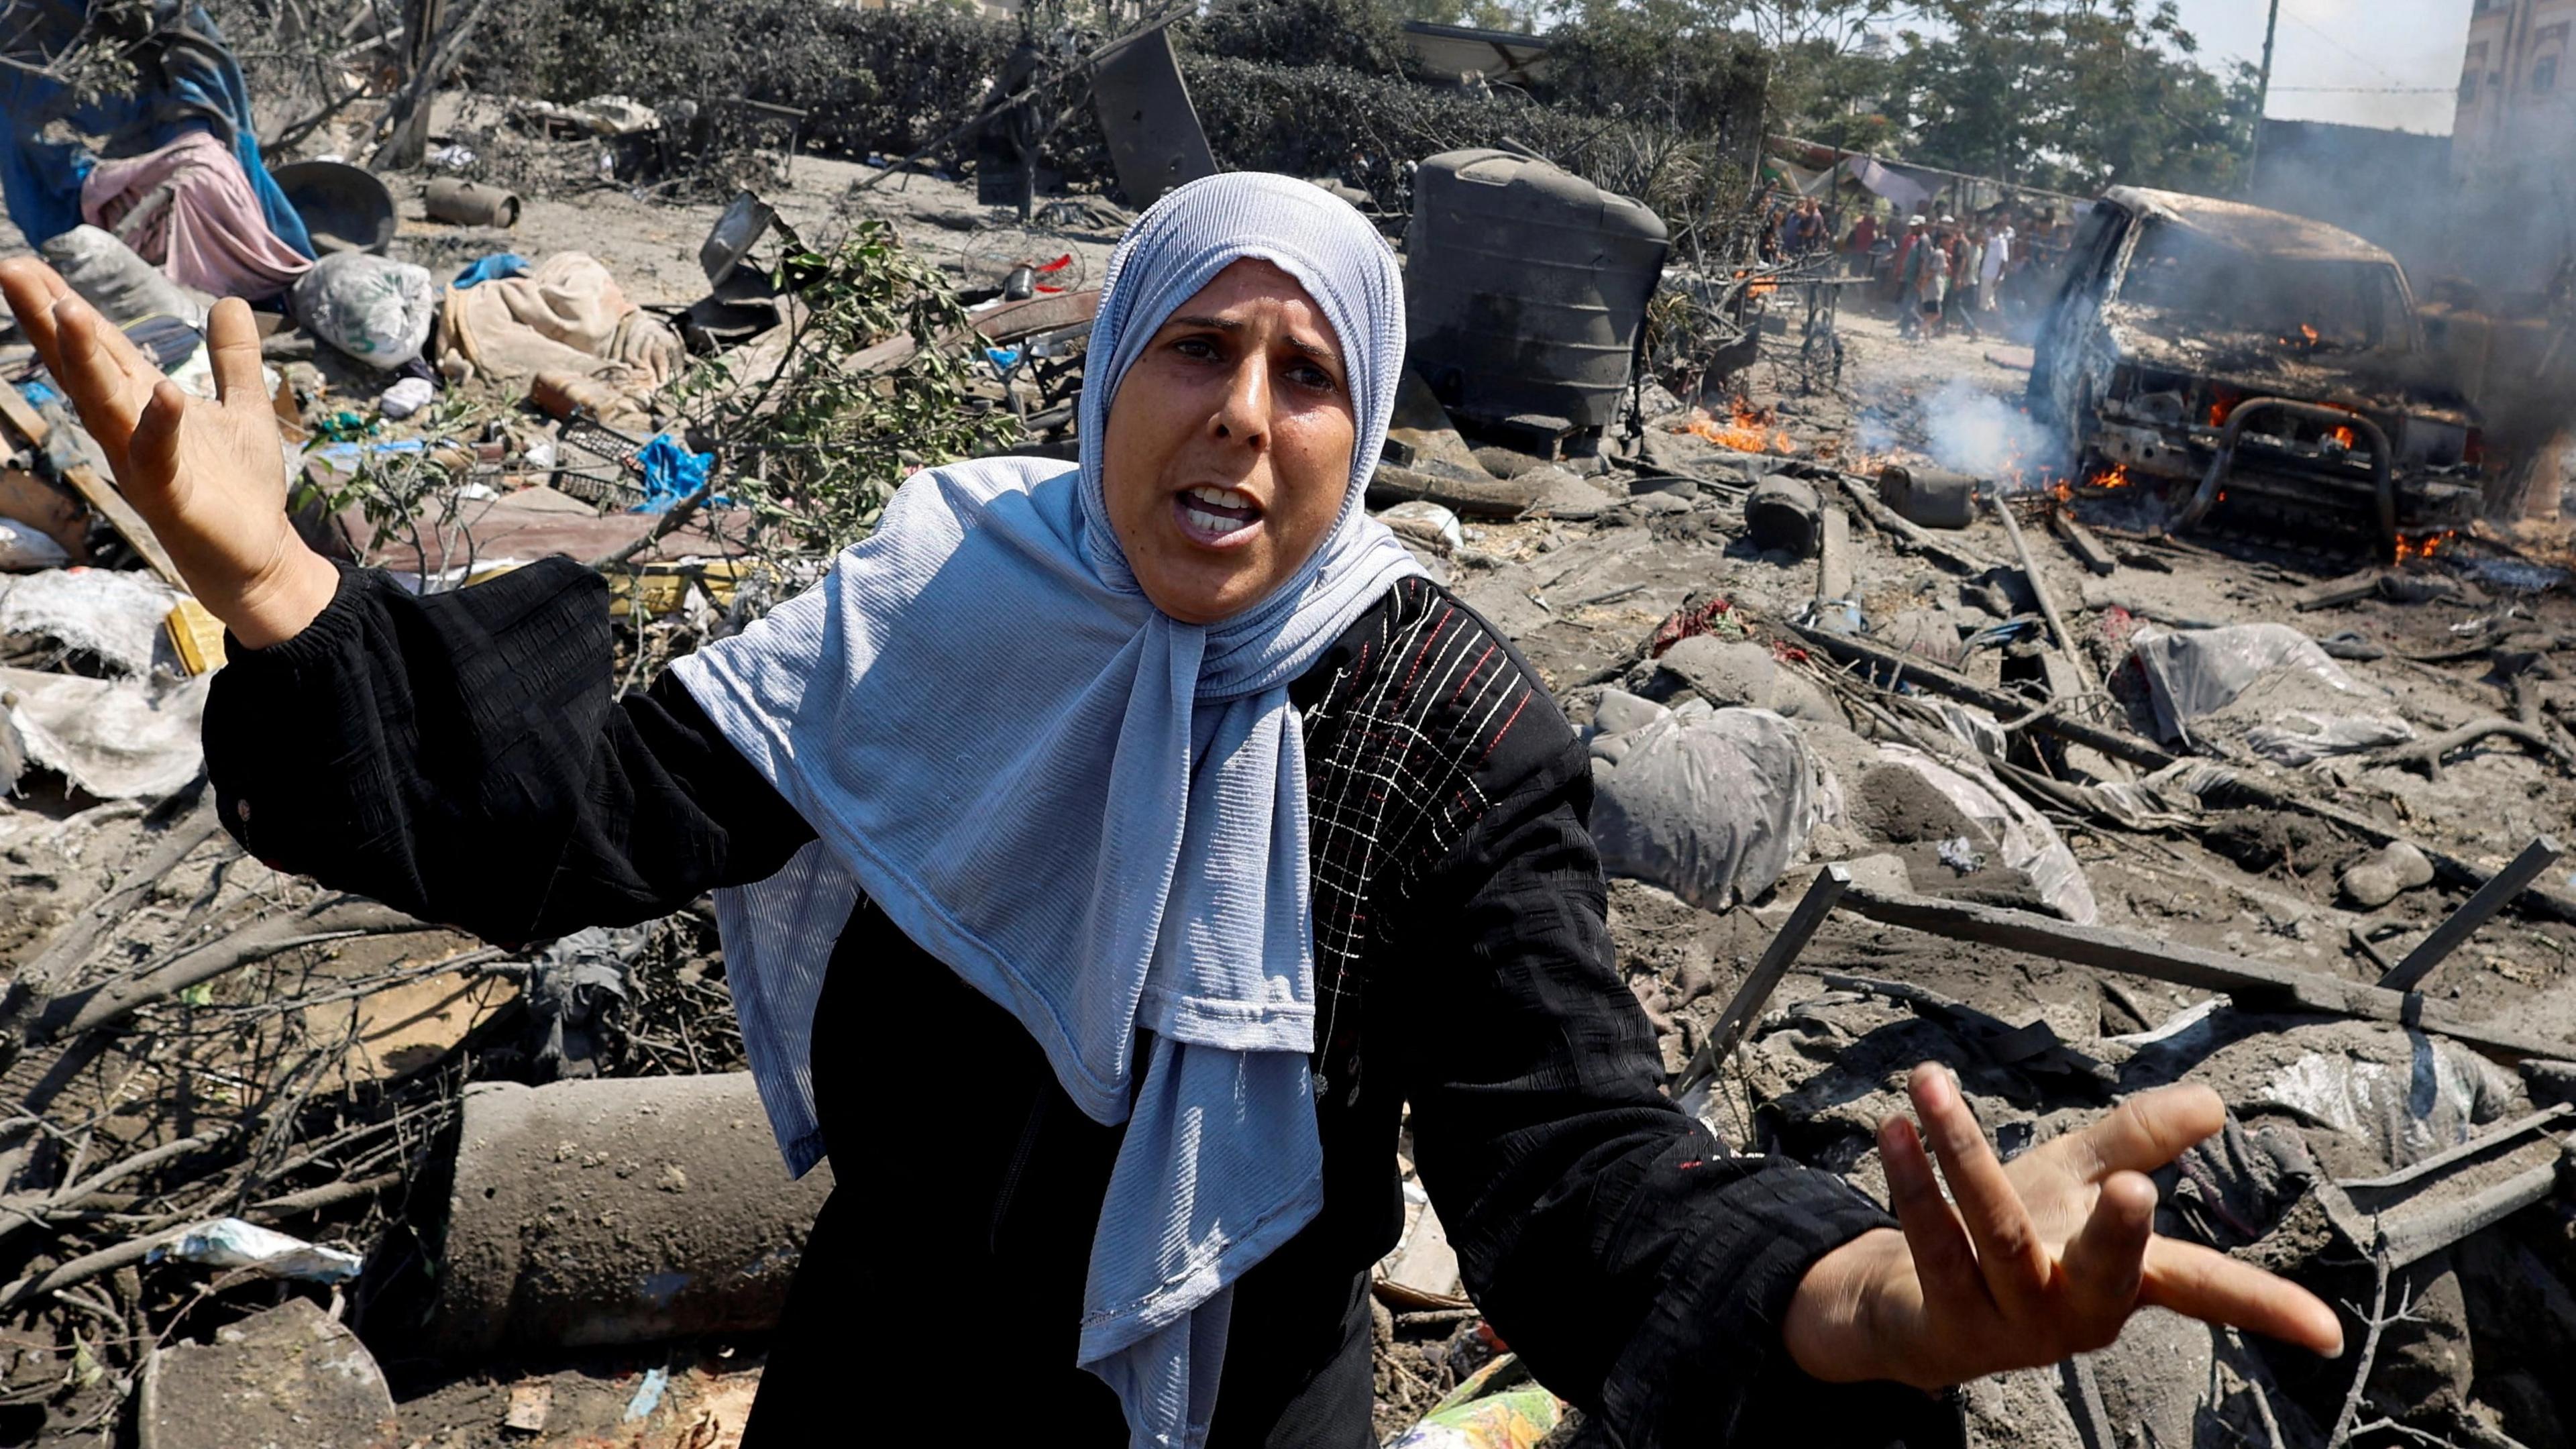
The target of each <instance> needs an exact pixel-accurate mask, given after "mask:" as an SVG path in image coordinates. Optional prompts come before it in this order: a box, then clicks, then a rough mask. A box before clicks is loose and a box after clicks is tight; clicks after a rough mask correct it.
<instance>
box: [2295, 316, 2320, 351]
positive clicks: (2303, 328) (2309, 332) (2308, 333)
mask: <svg viewBox="0 0 2576 1449" xmlns="http://www.w3.org/2000/svg"><path fill="white" fill-rule="evenodd" d="M2299 335H2300V336H2301V337H2304V338H2306V339H2308V345H2309V346H2310V347H2314V346H2316V345H2317V329H2315V328H2314V327H2311V326H2309V325H2308V324H2307V323H2305V322H2302V323H2300V324H2299Z"/></svg>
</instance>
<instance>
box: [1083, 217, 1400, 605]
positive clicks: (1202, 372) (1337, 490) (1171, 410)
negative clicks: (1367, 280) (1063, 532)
mask: <svg viewBox="0 0 2576 1449" xmlns="http://www.w3.org/2000/svg"><path fill="white" fill-rule="evenodd" d="M1355 418H1356V415H1355V413H1354V411H1353V408H1352V403H1351V389H1350V373H1349V372H1348V370H1347V369H1346V368H1345V367H1344V365H1343V359H1342V349H1341V342H1340V339H1338V338H1336V337H1335V336H1334V335H1333V329H1332V327H1331V325H1330V324H1328V323H1327V322H1325V320H1324V314H1323V312H1322V310H1321V309H1320V308H1318V307H1317V306H1316V305H1315V303H1314V299H1312V298H1310V297H1308V296H1307V295H1306V289H1305V288H1303V287H1301V286H1299V285H1298V284H1297V282H1296V279H1295V278H1292V277H1290V276H1289V275H1288V274H1287V273H1286V272H1283V271H1281V270H1280V269H1279V268H1278V267H1276V266H1273V265H1271V264H1270V263H1268V262H1264V261H1256V260H1253V259H1252V258H1249V257H1247V258H1245V259H1243V260H1241V261H1238V262H1236V263H1235V264H1234V265H1232V266H1230V267H1227V268H1226V269H1225V270H1224V271H1222V272H1219V273H1217V275H1216V279H1215V280H1214V281H1211V282H1209V283H1208V284H1207V286H1206V287H1204V288H1202V289H1201V290H1200V291H1199V292H1198V294H1197V295H1196V296H1193V297H1191V298H1190V299H1189V300H1188V301H1186V302H1183V303H1182V304H1181V305H1180V306H1178V307H1176V308H1174V309H1173V310H1172V315H1171V316H1170V317H1168V318H1166V319H1164V322H1163V325H1162V327H1161V328H1159V329H1158V330H1157V331H1156V332H1155V333H1154V337H1153V340H1152V341H1150V342H1148V343H1147V344H1146V345H1145V351H1144V352H1143V354H1142V355H1140V356H1139V357H1138V358H1137V359H1136V362H1135V364H1134V365H1133V366H1131V367H1129V368H1128V369H1127V375H1126V376H1125V377H1124V378H1122V379H1120V381H1119V384H1118V395H1117V396H1116V397H1114V398H1112V399H1111V400H1110V403H1109V425H1108V427H1107V428H1106V430H1104V431H1103V433H1102V434H1101V453H1102V461H1103V465H1104V469H1105V473H1104V477H1103V488H1104V491H1105V492H1106V494H1107V497H1108V503H1109V522H1110V526H1111V527H1112V528H1114V529H1116V530H1117V533H1118V543H1119V546H1120V547H1122V548H1124V549H1125V550H1126V551H1127V566H1128V568H1129V569H1131V570H1133V571H1134V573H1135V575H1136V582H1137V584H1138V585H1139V586H1141V587H1142V588H1143V589H1144V591H1145V597H1146V598H1148V599H1151V600H1153V601H1154V605H1155V607H1156V608H1159V609H1161V610H1162V611H1163V612H1164V613H1166V614H1169V615H1171V616H1172V617H1173V618H1175V619H1179V620H1181V621H1182V622H1184V623H1189V624H1213V623H1216V622H1217V621H1219V620H1221V619H1225V618H1228V617H1231V616H1232V615H1235V614H1238V613H1241V612H1242V611H1243V610H1245V609H1247V608H1250V607H1251V606H1252V605H1254V604H1257V603H1259V602H1260V601H1261V600H1262V599H1263V598H1265V597H1267V596H1268V595H1269V594H1270V592H1271V591H1272V590H1273V589H1276V588H1277V587H1278V586H1279V585H1280V584H1281V583H1282V582H1283V581H1285V580H1286V579H1287V577H1288V576H1289V575H1290V574H1292V573H1295V572H1296V571H1297V568H1298V566H1299V565H1301V564H1303V563H1305V561H1306V560H1307V558H1308V557H1309V556H1310V555H1312V554H1313V553H1314V551H1315V548H1316V546H1317V545H1318V544H1320V543H1322V542H1323V539H1324V535H1325V533H1326V532H1328V531H1330V529H1331V528H1332V526H1333V520H1334V519H1335V518H1336V517H1338V516H1339V515H1340V513H1341V511H1342V496H1343V494H1344V493H1346V492H1348V491H1349V488H1350V479H1351V448H1352V443H1353V439H1354V438H1355V437H1356V436H1357V432H1358V425H1357V422H1356V421H1355Z"/></svg>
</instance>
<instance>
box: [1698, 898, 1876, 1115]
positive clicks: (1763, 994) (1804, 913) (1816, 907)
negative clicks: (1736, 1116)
mask: <svg viewBox="0 0 2576 1449" xmlns="http://www.w3.org/2000/svg"><path fill="white" fill-rule="evenodd" d="M1851 883H1852V878H1851V870H1850V868H1849V867H1846V866H1840V865H1829V866H1826V867H1825V868H1824V869H1823V870H1822V871H1820V872H1818V873H1817V875H1816V880H1815V884H1813V885H1810V886H1808V887H1807V893H1806V895H1804V896H1802V897H1800V898H1799V901H1798V908H1797V909H1796V910H1793V911H1791V912H1790V913H1789V919H1788V921H1787V922H1786V923H1785V924H1783V925H1782V926H1781V927H1780V934H1779V935H1777V936H1774V937H1772V938H1771V944H1770V945H1769V946H1768V947H1766V948H1765V949H1764V950H1763V952H1762V959H1761V960H1759V961H1756V962H1755V963H1753V974H1751V975H1749V976H1747V977H1745V978H1744V984H1743V985H1742V986H1739V987H1737V988H1736V989H1735V998H1734V999H1733V1000H1731V1001H1729V1002H1727V1003H1726V1010H1724V1011H1722V1012H1719V1013H1718V1016H1717V1021H1716V1022H1715V1023H1714V1024H1713V1025H1711V1026H1710V1027H1709V1029H1708V1039H1707V1040H1706V1041H1703V1042H1701V1043H1700V1044H1699V1050H1698V1051H1695V1052H1693V1053H1691V1059H1690V1063H1689V1065H1687V1066H1685V1067H1683V1068H1682V1070H1681V1075H1680V1076H1678V1077H1676V1078H1674V1079H1673V1080H1674V1082H1675V1084H1676V1087H1675V1090H1674V1092H1673V1096H1674V1098H1675V1100H1679V1099H1680V1098H1681V1097H1683V1096H1685V1095H1687V1094H1688V1093H1689V1092H1690V1090H1691V1089H1692V1088H1693V1087H1696V1086H1698V1085H1699V1084H1700V1083H1701V1082H1703V1081H1706V1080H1707V1079H1708V1078H1710V1077H1713V1076H1715V1075H1717V1063H1718V1059H1719V1058H1721V1057H1723V1056H1725V1055H1726V1054H1727V1053H1728V1052H1731V1051H1733V1050H1735V1044H1736V1043H1737V1042H1738V1041H1740V1040H1742V1039H1743V1037H1744V1032H1745V1028H1747V1027H1749V1026H1751V1025H1752V1023H1753V1020H1754V1018H1755V1017H1758V1016H1760V1015H1761V1014H1762V1007H1763V1005H1764V1004H1765V1003H1767V1002H1768V1001H1770V999H1771V993H1772V992H1774V991H1777V990H1779V989H1780V978H1781V977H1783V976H1786V975H1788V974H1789V968H1790V966H1791V965H1793V964H1795V963H1796V961H1797V959H1798V953H1799V952H1801V951H1803V950H1805V949H1807V942H1808V941H1809V940H1811V939H1813V938H1814V936H1815V934H1816V928H1817V927H1819V926H1822V925H1823V924H1824V923H1825V917H1827V916H1830V915H1832V914H1833V913H1834V906H1835V904H1836V903H1837V902H1839V901H1840V900H1842V898H1843V892H1844V891H1847V890H1849V889H1851Z"/></svg>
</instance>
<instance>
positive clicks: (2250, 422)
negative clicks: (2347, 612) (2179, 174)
mask: <svg viewBox="0 0 2576 1449" xmlns="http://www.w3.org/2000/svg"><path fill="white" fill-rule="evenodd" d="M2029 405H2030V411H2031V414H2032V416H2033V417H2035V418H2038V419H2040V420H2041V421H2042V422H2043V423H2045V424H2047V425H2049V426H2051V427H2053V428H2055V429H2056V430H2058V432H2059V433H2060V435H2061V436H2062V437H2063V438H2064V439H2065V443H2066V447H2067V449H2068V451H2069V453H2070V455H2071V456H2072V457H2073V458H2074V459H2075V461H2076V466H2077V470H2078V471H2077V475H2076V476H2077V477H2078V478H2079V479H2082V480H2085V481H2088V482H2093V483H2108V484H2112V485H2115V486H2116V485H2120V484H2142V485H2148V486H2151V487H2155V488H2157V489H2159V490H2160V491H2161V492H2162V493H2163V495H2164V499H2165V504H2166V510H2167V511H2166V519H2165V522H2166V526H2167V527H2169V528H2173V529H2176V530H2181V529H2187V528H2190V527H2193V526H2194V525H2197V524H2198V523H2200V522H2201V521H2202V520H2203V519H2204V518H2206V517H2208V516H2209V515H2210V514H2211V513H2212V512H2213V510H2215V509H2218V508H2219V507H2220V506H2221V505H2222V504H2223V505H2224V508H2225V510H2226V512H2227V513H2228V514H2229V515H2230V516H2231V517H2239V518H2245V519H2247V520H2248V521H2249V522H2251V523H2252V524H2253V525H2254V526H2256V527H2259V528H2262V529H2264V530H2265V531H2267V532H2271V533H2275V534H2279V535H2282V536H2285V537H2291V538H2296V539H2299V540H2301V541H2304V542H2310V543H2315V544H2318V545H2331V544H2334V543H2338V542H2341V543H2363V544H2369V545H2375V546H2376V547H2377V549H2378V550H2379V551H2380V552H2381V553H2382V554H2393V553H2395V552H2397V551H2398V550H2399V548H2400V541H2401V538H2402V537H2404V536H2406V535H2413V534H2417V533H2429V532H2437V531H2440V530H2443V529H2448V528H2454V527H2458V526H2460V525H2462V524H2464V523H2466V522H2468V521H2469V520H2471V519H2473V518H2475V517H2476V515H2477V511H2478V507H2479V503H2480V500H2481V497H2482V482H2483V479H2482V473H2481V468H2480V451H2481V439H2480V436H2479V421H2478V417H2477V414H2476V412H2475V411H2474V409H2473V408H2472V407H2471V406H2470V404H2469V403H2468V401H2467V399H2466V398H2464V397H2462V396H2461V395H2460V394H2459V393H2458V392H2457V391H2456V390H2454V389H2452V388H2450V387H2447V386H2445V385H2444V384H2443V382H2442V381H2441V380H2440V376H2439V364H2438V360H2437V359H2436V358H2435V356H2434V355H2433V354H2432V353H2431V352H2430V351H2429V350H2428V349H2427V347H2426V345H2425V339H2424V329H2423V325H2422V322H2421V320H2420V319H2419V318H2418V316H2417V315H2416V309H2415V299H2414V295H2413V293H2412V292H2411V291H2410V290H2409V289H2408V287H2407V285H2406V273H2405V271H2404V269H2403V268H2401V267H2399V266H2398V264H2397V259H2396V258H2394V257H2392V256H2390V255H2389V254H2388V253H2387V252H2386V251H2383V250H2381V249H2380V248H2379V247H2376V246H2373V245H2372V244H2371V243H2369V242H2367V241H2364V240H2362V239H2361V238H2360V237H2357V236H2354V235H2352V234H2351V233H2349V232H2346V231H2341V230H2338V229H2336V228H2334V227H2331V226H2327V225H2324V224H2323V223H2320V222H2314V221H2308V220H2305V219H2303V218H2300V217H2295V216H2286V215H2283V214H2282V213H2280V212H2275V211H2266V210H2263V209H2262V208H2260V207H2254V206H2247V205H2244V204H2243V203H2240V202H2232V201H2219V200H2214V199H2212V198H2209V197H2202V196H2186V195H2182V194H2180V193H2177V192H2167V191H2148V190H2144V189H2142V188H2138V187H2126V186H2124V187H2116V188H2114V189H2113V190H2111V191H2110V192H2108V193H2107V194H2105V195H2104V196H2103V197H2102V198H2101V200H2099V201H2097V202H2096V203H2094V205H2093V208H2092V210H2091V212H2090V213H2089V214H2088V215H2087V216H2086V217H2085V218H2084V221H2083V223H2082V225H2081V226H2080V227H2079V228H2078V230H2077V233H2076V236H2075V240H2074V243H2073V245H2072V247H2071V249H2070V252H2069V257H2068V266H2067V270H2066V273H2065V280H2064V281H2063V283H2062V284H2061V285H2060V287H2059V289H2058V292H2057V295H2056V297H2055V299H2054V300H2053V301H2052V302H2051V303H2049V305H2048V306H2047V308H2046V310H2045V311H2044V312H2043V313H2042V314H2041V319H2040V332H2039V336H2038V339H2037V343H2036V347H2035V354H2034V361H2033V365H2032V367H2031V375H2030V396H2029Z"/></svg>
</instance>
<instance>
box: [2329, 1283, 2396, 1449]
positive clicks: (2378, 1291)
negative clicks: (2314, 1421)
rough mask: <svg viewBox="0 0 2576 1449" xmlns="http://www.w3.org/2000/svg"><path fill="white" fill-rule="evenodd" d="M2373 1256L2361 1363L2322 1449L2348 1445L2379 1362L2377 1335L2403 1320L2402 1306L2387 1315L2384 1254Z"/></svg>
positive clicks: (2340, 1447) (2339, 1448)
mask: <svg viewBox="0 0 2576 1449" xmlns="http://www.w3.org/2000/svg"><path fill="white" fill-rule="evenodd" d="M2374 1256H2375V1257H2376V1259H2377V1261H2378V1265H2379V1266H2378V1273H2377V1282H2376V1283H2375V1284H2374V1285H2373V1286H2372V1288H2371V1290H2370V1316H2369V1318H2368V1320H2367V1322H2368V1323H2369V1325H2370V1328H2369V1331H2368V1332H2367V1333H2366V1334H2364V1335H2363V1337H2362V1340H2361V1361H2360V1363H2358V1364H2357V1365H2355V1366H2354V1368H2353V1372H2352V1387H2351V1388H2349V1389H2346V1390H2345V1391H2344V1396H2343V1411H2342V1412H2341V1413H2339V1414H2337V1415H2335V1424H2334V1432H2333V1433H2332V1434H2331V1435H2329V1436H2327V1438H2326V1449H2343V1446H2345V1445H2347V1444H2349V1443H2351V1442H2352V1436H2353V1429H2354V1420H2356V1419H2358V1418H2359V1417H2360V1415H2361V1399H2362V1391H2363V1390H2364V1389H2367V1388H2368V1387H2369V1386H2370V1370H2371V1366H2372V1365H2373V1364H2374V1363H2376V1362H2377V1361H2378V1358H2379V1335H2380V1334H2381V1332H2383V1331H2384V1330H2386V1328H2387V1327H2388V1325H2390V1324H2392V1323H2397V1322H2401V1321H2403V1320H2404V1319H2405V1317H2406V1309H2405V1306H2404V1305H2402V1304H2401V1305H2399V1307H2398V1309H2397V1311H2396V1312H2395V1313H2390V1312H2389V1311H2388V1273H2389V1265H2388V1254H2387V1253H2385V1252H2381V1253H2378V1254H2375V1255H2374ZM2346 1306H2349V1305H2346Z"/></svg>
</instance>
